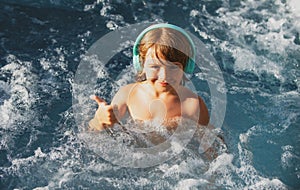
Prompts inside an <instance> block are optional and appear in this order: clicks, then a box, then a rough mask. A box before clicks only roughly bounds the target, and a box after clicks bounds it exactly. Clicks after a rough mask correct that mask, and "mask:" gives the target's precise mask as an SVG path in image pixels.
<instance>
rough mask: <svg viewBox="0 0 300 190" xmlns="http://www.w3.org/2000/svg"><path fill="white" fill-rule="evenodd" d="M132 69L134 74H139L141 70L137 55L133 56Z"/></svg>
mask: <svg viewBox="0 0 300 190" xmlns="http://www.w3.org/2000/svg"><path fill="white" fill-rule="evenodd" d="M133 67H134V69H135V71H136V72H140V71H141V70H142V66H141V63H140V57H139V55H133Z"/></svg>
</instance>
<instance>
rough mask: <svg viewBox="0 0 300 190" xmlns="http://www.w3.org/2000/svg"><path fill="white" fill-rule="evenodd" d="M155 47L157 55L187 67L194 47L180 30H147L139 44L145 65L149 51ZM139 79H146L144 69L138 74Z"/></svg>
mask: <svg viewBox="0 0 300 190" xmlns="http://www.w3.org/2000/svg"><path fill="white" fill-rule="evenodd" d="M150 48H153V50H154V52H155V56H156V57H157V58H158V57H160V56H159V55H163V58H164V59H165V60H167V61H170V62H179V63H181V65H182V68H185V66H186V64H187V62H188V60H189V58H190V57H192V48H191V44H190V43H189V41H188V39H187V38H186V37H185V36H184V35H183V34H182V33H181V32H179V31H177V30H174V29H171V28H157V29H153V30H150V31H149V32H147V33H146V34H145V35H144V37H143V38H142V40H141V42H140V45H139V61H140V63H141V65H142V67H143V66H144V62H145V59H146V54H147V51H148V50H149V49H150ZM136 78H137V81H143V80H145V76H144V73H143V71H140V72H139V73H138V74H137V77H136Z"/></svg>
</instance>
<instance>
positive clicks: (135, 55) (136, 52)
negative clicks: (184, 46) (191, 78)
mask: <svg viewBox="0 0 300 190" xmlns="http://www.w3.org/2000/svg"><path fill="white" fill-rule="evenodd" d="M157 28H170V29H174V30H176V31H178V32H180V33H182V34H183V35H184V36H185V37H186V38H187V39H188V41H189V43H190V45H191V47H192V51H193V52H192V54H193V56H192V58H189V59H188V61H187V64H186V66H185V67H184V72H185V73H188V74H192V73H193V71H194V68H195V58H196V56H195V52H196V51H195V45H194V42H193V40H192V39H191V37H190V36H189V35H188V34H187V33H186V31H184V29H182V28H180V27H178V26H175V25H173V24H167V23H160V24H154V25H151V26H149V27H148V28H146V29H145V30H143V31H142V32H141V33H140V35H139V36H138V37H137V38H136V41H135V43H134V46H133V67H134V69H135V70H136V72H139V71H142V64H141V63H140V57H139V48H138V46H139V45H140V43H141V40H142V38H143V37H144V35H145V34H146V33H147V32H149V31H150V30H154V29H157Z"/></svg>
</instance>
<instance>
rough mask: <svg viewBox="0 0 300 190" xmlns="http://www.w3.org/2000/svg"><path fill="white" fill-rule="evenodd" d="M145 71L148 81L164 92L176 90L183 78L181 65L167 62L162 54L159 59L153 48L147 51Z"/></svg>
mask: <svg viewBox="0 0 300 190" xmlns="http://www.w3.org/2000/svg"><path fill="white" fill-rule="evenodd" d="M143 71H144V73H145V75H146V80H147V81H151V82H152V83H153V84H154V86H155V87H156V88H157V89H161V90H162V91H168V90H170V89H176V88H177V87H178V86H179V85H180V83H181V80H182V77H183V66H182V64H181V63H179V62H170V61H167V60H165V59H164V58H163V55H160V54H158V57H157V56H156V54H155V52H154V51H153V49H152V48H150V49H149V50H148V51H147V54H146V57H145V63H144V68H143Z"/></svg>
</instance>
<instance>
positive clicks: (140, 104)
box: [127, 92, 182, 120]
mask: <svg viewBox="0 0 300 190" xmlns="http://www.w3.org/2000/svg"><path fill="white" fill-rule="evenodd" d="M127 106H128V110H129V112H130V115H131V116H132V118H133V119H138V120H152V119H162V120H165V119H171V118H175V117H178V116H181V115H182V113H181V111H182V109H181V107H182V106H181V101H180V99H179V98H178V97H176V96H167V97H165V98H155V97H153V96H150V95H148V94H146V93H143V92H137V93H134V94H133V95H132V96H130V98H129V99H128V104H127Z"/></svg>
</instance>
